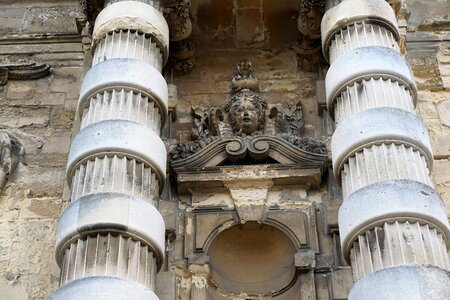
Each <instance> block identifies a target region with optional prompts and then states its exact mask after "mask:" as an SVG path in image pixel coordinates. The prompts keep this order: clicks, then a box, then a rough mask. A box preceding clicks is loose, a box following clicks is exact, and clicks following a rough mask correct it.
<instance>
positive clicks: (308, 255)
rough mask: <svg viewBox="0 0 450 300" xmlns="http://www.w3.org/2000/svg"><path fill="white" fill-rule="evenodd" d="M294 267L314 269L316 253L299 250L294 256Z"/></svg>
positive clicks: (308, 250) (309, 250)
mask: <svg viewBox="0 0 450 300" xmlns="http://www.w3.org/2000/svg"><path fill="white" fill-rule="evenodd" d="M295 266H296V267H297V268H299V269H308V270H309V269H313V268H315V267H316V253H315V251H314V250H311V249H301V250H300V251H298V252H297V253H296V254H295Z"/></svg>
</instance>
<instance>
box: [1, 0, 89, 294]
mask: <svg viewBox="0 0 450 300" xmlns="http://www.w3.org/2000/svg"><path fill="white" fill-rule="evenodd" d="M82 16H83V15H82V12H81V9H80V7H79V4H78V1H64V4H62V3H61V2H60V1H40V2H36V1H2V3H0V28H1V31H2V36H1V37H0V64H4V63H16V62H29V61H35V62H37V63H46V64H48V65H50V66H51V70H52V71H51V75H49V76H46V77H44V78H41V79H37V80H9V81H8V82H7V83H6V84H5V85H3V86H0V129H1V130H5V131H7V132H9V133H10V134H11V135H12V136H14V137H16V138H17V139H18V140H19V141H20V142H22V143H23V146H24V148H25V155H24V157H23V160H22V162H21V163H19V165H18V167H17V169H16V170H15V172H14V174H13V175H12V177H11V178H10V180H9V182H7V184H6V187H5V189H4V191H3V193H2V194H1V197H0V295H1V296H0V298H2V299H47V297H48V295H49V294H51V292H52V291H54V290H55V289H56V288H57V286H58V281H59V268H58V266H57V265H56V263H55V258H54V244H55V234H56V225H57V222H58V217H59V215H60V213H61V211H62V208H63V206H65V204H66V203H67V200H68V199H67V198H68V196H67V195H68V193H67V188H65V186H66V183H65V167H66V159H67V153H68V149H69V144H70V143H69V142H70V139H71V133H72V125H73V121H74V117H75V110H76V103H77V98H78V91H79V86H80V83H81V75H82V69H83V61H84V51H83V46H82V43H81V36H80V31H79V28H78V25H77V20H76V19H77V18H79V17H82ZM30 34H33V35H30ZM42 34H45V35H42Z"/></svg>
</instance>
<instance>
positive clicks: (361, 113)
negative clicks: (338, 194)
mask: <svg viewBox="0 0 450 300" xmlns="http://www.w3.org/2000/svg"><path fill="white" fill-rule="evenodd" d="M328 7H329V10H328V11H327V12H326V13H325V15H324V17H323V20H322V41H323V44H322V45H323V50H324V55H325V57H326V58H327V59H329V61H330V63H331V66H330V69H329V71H328V73H327V77H326V94H327V104H328V108H329V111H330V114H331V115H332V117H334V119H335V122H336V131H335V133H334V135H333V140H332V154H333V168H334V173H335V177H336V178H337V179H338V180H341V183H342V189H343V197H344V203H343V205H342V207H341V209H340V212H339V228H340V232H341V240H342V248H343V253H344V255H345V257H346V258H347V259H348V261H349V262H350V263H351V265H352V269H353V274H354V280H355V281H356V282H359V281H360V282H363V283H361V284H358V283H357V285H356V287H355V291H358V292H354V293H351V294H350V298H349V299H353V300H356V299H358V300H359V299H366V298H359V295H360V293H359V291H360V287H359V286H362V285H364V287H367V284H365V283H364V282H368V281H370V282H372V281H373V278H374V276H382V275H381V274H391V273H390V272H382V273H379V272H381V271H382V270H385V269H388V268H402V267H401V266H403V265H411V264H413V265H432V266H436V267H438V268H441V269H443V270H447V272H448V270H449V269H450V266H449V259H448V245H449V238H450V231H449V226H448V220H447V216H446V214H445V207H444V205H443V202H442V199H440V197H439V195H438V194H437V193H436V192H435V191H434V190H433V189H432V182H431V179H430V172H431V170H432V164H433V156H432V152H431V146H430V143H429V138H428V134H427V130H426V128H425V127H424V125H423V124H422V122H421V121H420V120H419V119H418V118H417V116H416V115H415V106H416V104H417V98H418V96H417V88H416V87H415V82H414V77H413V75H412V73H411V70H410V67H409V65H408V63H407V62H406V60H405V59H404V58H403V57H402V56H401V55H400V53H399V46H398V42H399V39H400V35H399V31H398V26H397V22H396V19H395V15H394V12H393V11H392V9H391V8H390V6H389V4H388V3H387V2H386V1H384V0H372V1H369V0H344V1H341V2H340V3H335V5H334V6H332V5H329V6H328ZM436 269H437V268H436ZM399 270H400V269H399ZM401 270H403V269H401ZM414 270H416V269H414ZM417 270H418V271H417V272H422V271H421V270H422V269H420V268H418V269H417ZM434 270H435V269H431V271H430V272H435V271H434ZM378 273H379V275H373V274H378ZM397 273H398V274H403V271H402V272H397ZM397 273H396V274H397ZM386 276H388V275H386ZM371 280H372V281H371ZM374 288H375V287H374ZM386 288H389V287H386ZM438 292H439V291H438ZM441 292H444V293H447V292H446V291H441ZM366 293H367V294H371V292H370V291H369V290H367V291H366ZM400 294H401V293H399V292H397V293H396V298H395V299H409V298H407V297H406V294H405V297H402V296H401V295H400ZM449 297H450V295H449ZM383 299H384V298H383ZM386 299H387V298H386ZM392 299H393V298H392ZM414 299H425V298H414ZM427 299H428V298H427Z"/></svg>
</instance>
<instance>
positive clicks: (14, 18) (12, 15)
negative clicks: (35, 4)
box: [0, 7, 25, 34]
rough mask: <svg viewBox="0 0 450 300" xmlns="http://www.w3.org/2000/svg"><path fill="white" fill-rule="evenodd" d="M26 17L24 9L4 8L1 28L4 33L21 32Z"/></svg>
mask: <svg viewBox="0 0 450 300" xmlns="http://www.w3.org/2000/svg"><path fill="white" fill-rule="evenodd" d="M24 16H25V8H24V7H14V8H12V7H2V8H1V9H0V28H2V33H3V34H8V33H17V32H19V31H20V30H21V27H22V24H23V18H24Z"/></svg>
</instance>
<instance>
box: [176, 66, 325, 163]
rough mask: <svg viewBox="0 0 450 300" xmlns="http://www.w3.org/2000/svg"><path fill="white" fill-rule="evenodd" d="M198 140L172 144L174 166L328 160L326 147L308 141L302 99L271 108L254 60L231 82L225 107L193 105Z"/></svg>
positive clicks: (193, 131)
mask: <svg viewBox="0 0 450 300" xmlns="http://www.w3.org/2000/svg"><path fill="white" fill-rule="evenodd" d="M192 114H193V117H194V122H193V123H194V124H193V125H194V126H193V129H192V134H191V137H192V141H188V142H181V143H177V144H173V145H171V149H170V153H169V156H170V158H171V160H172V166H180V167H181V166H183V165H184V166H185V167H204V166H214V165H220V164H222V163H224V162H226V161H229V162H238V163H243V164H245V163H248V162H254V161H266V162H267V161H271V162H273V161H275V162H277V163H282V164H290V163H306V162H323V161H324V160H325V158H326V156H325V154H326V148H325V143H324V142H323V141H322V140H319V139H315V138H308V137H302V136H301V133H302V131H303V128H304V120H303V109H302V105H301V103H300V101H297V102H291V103H289V104H288V105H287V107H284V106H283V105H282V104H268V103H267V101H266V100H265V99H264V98H263V97H262V96H261V95H260V94H259V84H258V80H257V78H256V76H255V75H254V74H253V70H252V64H251V62H250V61H249V60H245V59H244V60H241V62H240V63H239V64H238V65H237V68H236V75H235V76H234V77H233V79H232V81H231V97H230V99H229V100H228V101H227V102H226V103H225V104H224V105H223V106H222V107H209V106H207V105H204V104H201V105H196V106H192Z"/></svg>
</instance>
